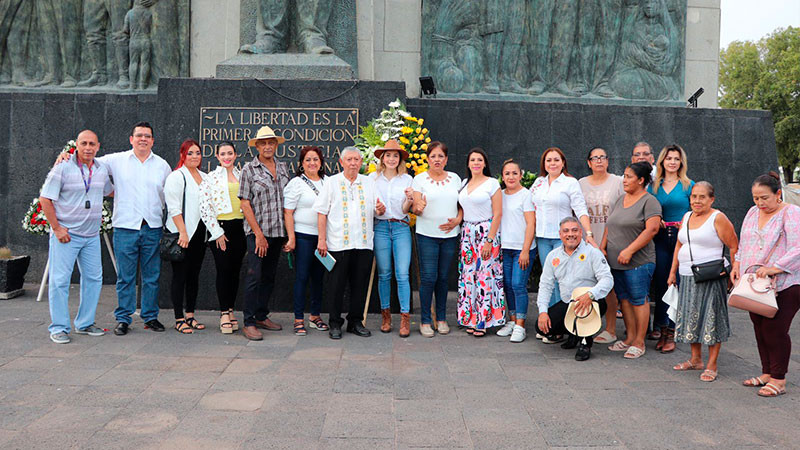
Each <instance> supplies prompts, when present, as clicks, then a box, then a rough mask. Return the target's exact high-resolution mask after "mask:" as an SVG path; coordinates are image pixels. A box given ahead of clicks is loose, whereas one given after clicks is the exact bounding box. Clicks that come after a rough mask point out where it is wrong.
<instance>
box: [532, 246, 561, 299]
mask: <svg viewBox="0 0 800 450" xmlns="http://www.w3.org/2000/svg"><path fill="white" fill-rule="evenodd" d="M556 247H561V239H550V238H540V237H537V238H536V248H537V249H539V262H540V263H541V264H542V267H544V262H545V261H546V260H547V255H549V254H550V252H551V251H553V249H554V248H556ZM560 301H561V290H560V289H559V288H558V283H556V284H555V286H553V294H552V295H551V296H550V304H549V305H548V306H549V307H552V306H553V305H555V304H556V303H558V302H560Z"/></svg>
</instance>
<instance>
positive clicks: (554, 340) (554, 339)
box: [542, 334, 567, 344]
mask: <svg viewBox="0 0 800 450" xmlns="http://www.w3.org/2000/svg"><path fill="white" fill-rule="evenodd" d="M565 339H567V338H565V337H564V336H563V335H560V334H559V335H556V336H552V339H551V338H549V337H547V336H545V337H543V338H542V342H543V343H545V344H558V343H559V342H562V341H564V340H565Z"/></svg>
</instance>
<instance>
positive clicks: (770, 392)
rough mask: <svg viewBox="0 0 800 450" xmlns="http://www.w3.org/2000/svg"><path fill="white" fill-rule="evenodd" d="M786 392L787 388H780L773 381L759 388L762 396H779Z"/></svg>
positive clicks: (759, 393)
mask: <svg viewBox="0 0 800 450" xmlns="http://www.w3.org/2000/svg"><path fill="white" fill-rule="evenodd" d="M785 393H786V389H784V388H780V387H778V386H776V385H774V384H772V383H767V384H765V385H764V387H762V388H761V389H759V390H758V395H759V396H761V397H777V396H779V395H783V394H785Z"/></svg>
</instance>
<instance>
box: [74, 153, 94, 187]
mask: <svg viewBox="0 0 800 450" xmlns="http://www.w3.org/2000/svg"><path fill="white" fill-rule="evenodd" d="M75 162H76V163H77V164H78V168H79V169H81V179H82V180H83V187H84V188H86V194H89V188H90V187H92V168H91V167H90V168H89V180H88V181H87V180H86V177H85V176H84V175H83V164H81V161H80V160H79V159H78V158H75Z"/></svg>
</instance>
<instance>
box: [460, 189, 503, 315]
mask: <svg viewBox="0 0 800 450" xmlns="http://www.w3.org/2000/svg"><path fill="white" fill-rule="evenodd" d="M498 189H500V185H499V183H498V182H497V180H495V179H492V178H490V179H488V180H486V181H485V182H484V183H483V184H481V185H480V186H477V187H475V188H474V190H473V191H472V192H467V187H466V184H465V186H464V187H463V188H462V189H461V192H460V193H459V196H458V201H459V203H460V204H461V207H462V209H463V210H464V223H463V225H462V228H461V249H460V252H459V253H460V258H459V261H458V273H459V277H458V323H459V325H462V326H465V327H469V328H475V329H478V330H485V329H486V328H490V327H494V326H498V325H503V324H505V322H506V319H505V312H506V300H505V292H504V291H503V262H502V259H501V258H502V257H501V255H502V251H501V249H500V232H499V230H498V233H497V236H496V238H495V239H494V242H493V244H492V250H491V252H490V255H489V258H487V259H483V258H481V248H482V247H483V244H484V243H485V242H486V239H487V238H488V237H489V229H490V227H491V225H492V209H491V202H492V195H494V193H495V192H497V190H498Z"/></svg>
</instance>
